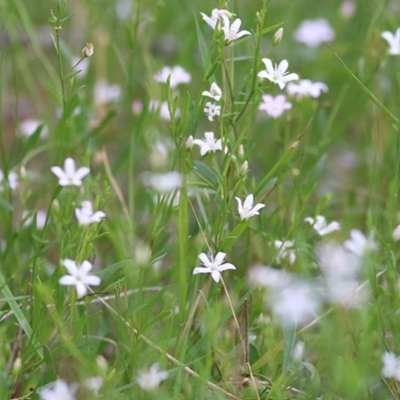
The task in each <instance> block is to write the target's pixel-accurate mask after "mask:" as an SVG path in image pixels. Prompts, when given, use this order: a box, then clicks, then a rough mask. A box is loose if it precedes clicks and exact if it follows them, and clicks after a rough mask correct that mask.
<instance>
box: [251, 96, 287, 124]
mask: <svg viewBox="0 0 400 400" xmlns="http://www.w3.org/2000/svg"><path fill="white" fill-rule="evenodd" d="M262 98H263V103H261V104H260V105H259V106H258V109H259V110H264V111H265V112H266V113H267V114H268V115H269V116H271V117H272V118H278V117H280V116H281V115H282V114H283V113H284V112H285V110H290V109H291V108H292V104H291V103H289V102H288V101H286V96H284V95H283V94H279V95H278V96H276V97H273V96H270V95H269V94H265V95H263V96H262Z"/></svg>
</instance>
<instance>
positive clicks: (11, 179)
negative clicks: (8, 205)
mask: <svg viewBox="0 0 400 400" xmlns="http://www.w3.org/2000/svg"><path fill="white" fill-rule="evenodd" d="M7 183H8V186H9V188H10V189H11V190H15V189H17V188H18V186H19V178H18V174H17V173H16V172H9V173H8V179H7ZM3 188H4V172H3V171H2V170H1V169H0V192H1V191H3Z"/></svg>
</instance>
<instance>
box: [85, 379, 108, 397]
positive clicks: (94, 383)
mask: <svg viewBox="0 0 400 400" xmlns="http://www.w3.org/2000/svg"><path fill="white" fill-rule="evenodd" d="M103 384H104V380H103V378H102V377H101V376H91V377H89V378H86V379H85V380H84V381H83V383H82V386H83V387H85V388H86V389H89V390H90V391H91V392H92V393H93V394H94V395H95V396H98V395H99V392H100V389H101V388H102V386H103Z"/></svg>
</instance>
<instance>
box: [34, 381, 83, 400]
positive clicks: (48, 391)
mask: <svg viewBox="0 0 400 400" xmlns="http://www.w3.org/2000/svg"><path fill="white" fill-rule="evenodd" d="M77 390H78V385H77V384H76V383H73V384H68V383H67V382H65V381H63V380H62V379H57V380H56V381H55V382H53V383H52V384H50V385H48V386H47V387H43V388H40V389H39V390H38V394H39V398H40V400H76V397H75V393H76V391H77Z"/></svg>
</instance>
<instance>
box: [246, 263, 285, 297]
mask: <svg viewBox="0 0 400 400" xmlns="http://www.w3.org/2000/svg"><path fill="white" fill-rule="evenodd" d="M247 276H248V280H249V283H250V284H251V285H252V286H265V287H266V288H269V289H272V290H275V291H278V292H279V291H281V290H283V289H284V288H287V287H288V286H289V285H291V284H292V283H293V277H292V274H290V273H289V272H287V271H285V270H283V269H276V268H272V267H268V266H263V265H256V266H253V267H251V268H250V269H249V271H248V275H247Z"/></svg>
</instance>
